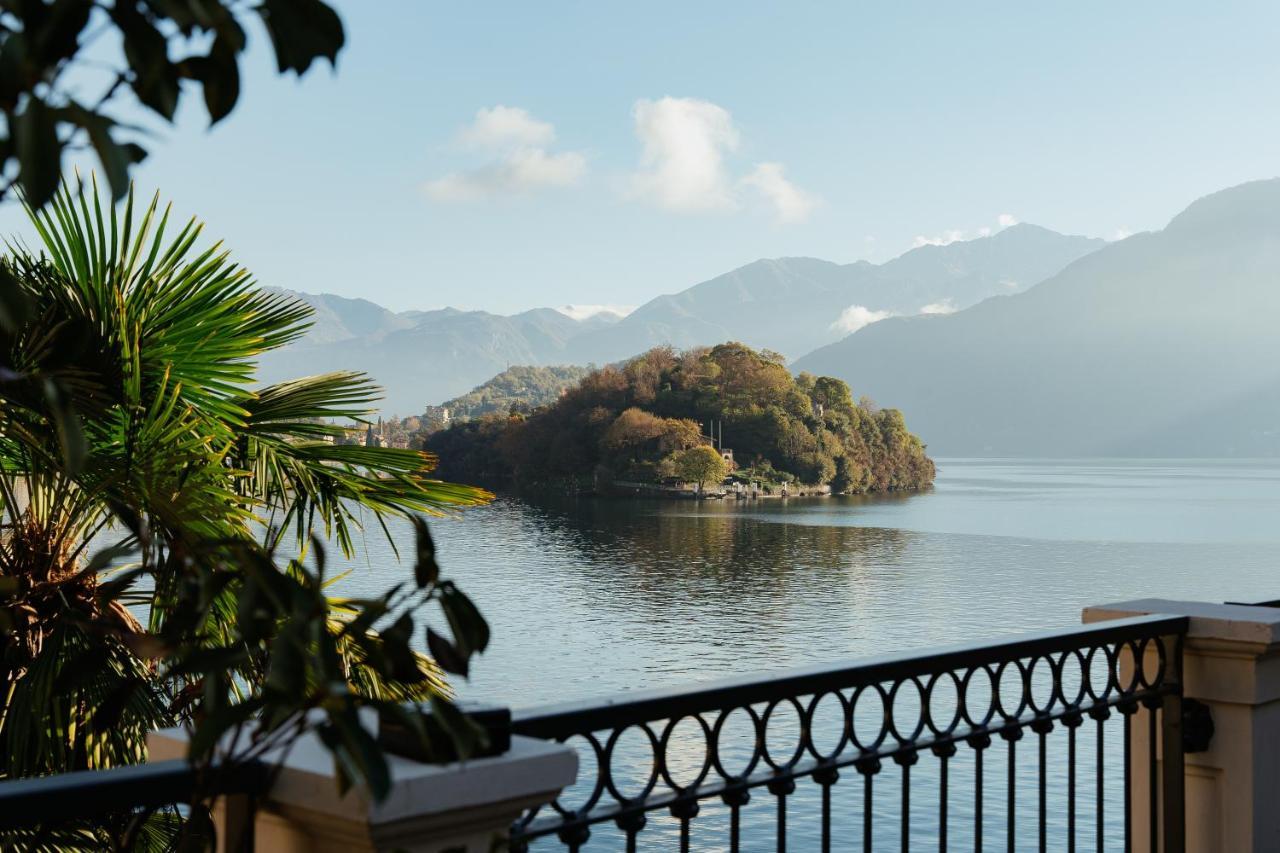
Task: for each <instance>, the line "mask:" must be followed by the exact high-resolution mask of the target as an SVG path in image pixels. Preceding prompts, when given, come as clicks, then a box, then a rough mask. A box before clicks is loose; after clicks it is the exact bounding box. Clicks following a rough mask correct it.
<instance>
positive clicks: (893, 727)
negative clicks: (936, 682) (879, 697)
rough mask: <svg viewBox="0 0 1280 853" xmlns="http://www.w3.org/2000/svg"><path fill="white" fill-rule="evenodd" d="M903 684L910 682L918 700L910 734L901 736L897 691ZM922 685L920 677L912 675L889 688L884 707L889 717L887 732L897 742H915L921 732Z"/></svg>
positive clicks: (922, 727) (922, 709)
mask: <svg viewBox="0 0 1280 853" xmlns="http://www.w3.org/2000/svg"><path fill="white" fill-rule="evenodd" d="M904 684H910V685H911V686H912V687H914V688H915V690H916V697H917V699H918V700H919V707H918V708H917V709H916V722H915V727H914V728H913V729H912V730H911V734H910V735H907V736H905V737H904V736H903V734H902V730H901V729H900V728H899V727H898V691H899V690H900V689H901V688H902V686H903V685H904ZM924 702H925V699H924V687H922V686H921V685H920V679H918V678H916V677H914V676H912V677H911V678H904V679H902V680H901V681H896V682H894V685H893V687H892V688H891V689H890V690H889V706H888V708H887V709H886V710H887V712H888V717H889V732H890V733H891V734H892V735H893V737H894V739H895V740H897V741H898V743H899V744H903V745H905V744H910V743H915V742H916V741H917V740H918V739H919V738H920V734H921V732H923V731H924V725H925V724H924V713H925V712H924Z"/></svg>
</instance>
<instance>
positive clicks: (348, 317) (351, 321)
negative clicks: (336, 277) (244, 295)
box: [264, 287, 419, 344]
mask: <svg viewBox="0 0 1280 853" xmlns="http://www.w3.org/2000/svg"><path fill="white" fill-rule="evenodd" d="M264 289H265V290H269V291H272V292H275V293H285V294H288V295H289V296H292V297H293V298H295V299H299V300H301V301H303V302H305V303H307V304H308V305H310V306H311V308H312V309H313V310H314V311H315V316H314V317H313V318H312V326H311V329H310V330H309V331H308V332H307V336H306V338H305V341H306V343H309V344H324V343H332V342H333V341H344V340H350V339H352V338H359V337H368V336H376V335H380V334H385V333H386V332H391V331H395V330H396V329H404V328H408V327H409V326H412V325H413V324H414V319H415V315H416V314H418V313H419V312H407V313H403V314H397V313H395V312H394V311H390V310H388V309H386V308H383V307H382V306H381V305H377V304H375V303H373V302H370V301H369V300H367V299H348V298H347V297H345V296H335V295H334V294H332V293H301V292H299V291H296V290H285V289H283V288H276V287H268V288H264Z"/></svg>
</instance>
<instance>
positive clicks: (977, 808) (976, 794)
mask: <svg viewBox="0 0 1280 853" xmlns="http://www.w3.org/2000/svg"><path fill="white" fill-rule="evenodd" d="M969 746H971V747H973V782H974V785H973V853H982V788H983V779H982V754H983V753H984V752H985V751H986V749H987V747H989V746H991V735H989V734H986V733H985V732H984V733H983V734H978V735H973V736H971V737H970V738H969Z"/></svg>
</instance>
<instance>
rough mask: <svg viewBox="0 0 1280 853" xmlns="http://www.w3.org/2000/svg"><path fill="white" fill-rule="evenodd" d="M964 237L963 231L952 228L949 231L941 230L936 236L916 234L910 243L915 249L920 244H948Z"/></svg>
mask: <svg viewBox="0 0 1280 853" xmlns="http://www.w3.org/2000/svg"><path fill="white" fill-rule="evenodd" d="M964 238H965V232H964V231H961V230H959V229H954V230H951V231H943V232H942V233H941V234H939V235H937V236H936V237H926V236H925V235H923V234H917V235H916V239H915V240H913V241H912V243H911V245H912V246H914V247H915V248H917V249H918V248H920V247H921V246H949V245H951V244H952V243H955V242H958V241H960V240H963V239H964Z"/></svg>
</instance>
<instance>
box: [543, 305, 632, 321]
mask: <svg viewBox="0 0 1280 853" xmlns="http://www.w3.org/2000/svg"><path fill="white" fill-rule="evenodd" d="M556 310H557V311H559V312H560V313H561V314H564V315H565V316H566V317H572V318H573V319H575V320H586V319H589V318H591V317H594V316H596V315H597V314H613V315H615V316H617V317H625V316H627V315H628V314H630V313H631V312H632V311H634V310H636V306H634V305H563V306H561V307H559V308H557V309H556Z"/></svg>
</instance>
